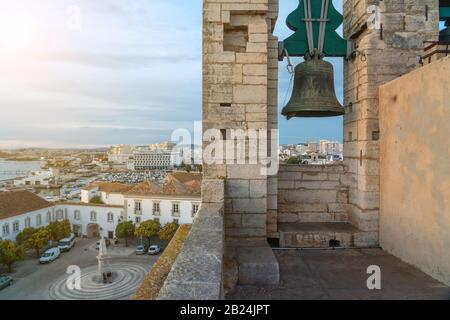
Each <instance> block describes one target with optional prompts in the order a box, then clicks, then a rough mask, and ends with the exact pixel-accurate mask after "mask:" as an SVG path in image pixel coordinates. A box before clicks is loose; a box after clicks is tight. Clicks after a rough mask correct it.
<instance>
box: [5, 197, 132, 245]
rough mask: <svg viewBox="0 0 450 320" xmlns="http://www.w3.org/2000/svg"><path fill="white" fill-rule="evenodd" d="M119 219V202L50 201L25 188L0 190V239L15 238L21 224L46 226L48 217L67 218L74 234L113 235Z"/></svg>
mask: <svg viewBox="0 0 450 320" xmlns="http://www.w3.org/2000/svg"><path fill="white" fill-rule="evenodd" d="M123 219H125V216H124V210H123V206H108V205H92V204H84V203H57V204H53V203H50V202H47V201H46V200H44V199H42V198H40V197H39V196H37V195H35V194H34V193H31V192H28V191H14V192H2V193H0V228H1V229H0V238H1V239H8V240H15V239H16V236H17V234H19V233H20V232H21V231H22V230H23V229H25V228H30V227H32V228H41V227H46V226H48V224H49V223H50V222H52V221H62V220H69V221H70V223H71V225H72V231H73V232H74V233H75V234H76V235H78V236H87V237H90V238H92V237H98V236H104V237H110V238H113V237H114V235H115V229H116V226H117V224H118V223H120V222H121V221H123Z"/></svg>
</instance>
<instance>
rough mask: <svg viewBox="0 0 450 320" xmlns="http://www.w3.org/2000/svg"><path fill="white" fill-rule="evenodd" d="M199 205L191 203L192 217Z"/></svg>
mask: <svg viewBox="0 0 450 320" xmlns="http://www.w3.org/2000/svg"><path fill="white" fill-rule="evenodd" d="M199 207H200V205H199V204H198V203H194V204H192V217H195V215H196V214H197V212H198V209H199Z"/></svg>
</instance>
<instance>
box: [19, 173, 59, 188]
mask: <svg viewBox="0 0 450 320" xmlns="http://www.w3.org/2000/svg"><path fill="white" fill-rule="evenodd" d="M55 173H58V174H59V171H55V170H53V169H52V170H48V171H33V172H31V174H30V175H29V176H27V177H24V178H19V179H15V180H14V186H15V187H24V186H26V187H28V186H30V187H48V186H50V184H51V183H52V182H54V180H55Z"/></svg>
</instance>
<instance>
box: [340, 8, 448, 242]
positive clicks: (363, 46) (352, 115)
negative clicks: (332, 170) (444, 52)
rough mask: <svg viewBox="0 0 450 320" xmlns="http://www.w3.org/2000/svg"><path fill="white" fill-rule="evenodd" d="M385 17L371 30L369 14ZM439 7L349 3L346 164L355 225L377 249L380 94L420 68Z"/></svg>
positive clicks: (433, 37) (346, 10) (435, 31)
mask: <svg viewBox="0 0 450 320" xmlns="http://www.w3.org/2000/svg"><path fill="white" fill-rule="evenodd" d="M371 5H376V6H378V8H379V9H380V13H381V26H380V28H378V29H377V28H368V27H367V22H368V20H369V18H370V15H369V13H368V8H369V6H371ZM438 32H439V31H438V1H436V0H423V1H412V0H411V1H394V0H385V1H379V0H344V36H345V37H346V38H347V39H351V40H353V41H354V42H355V43H356V45H357V48H358V52H359V53H358V55H357V56H356V58H355V59H353V60H348V61H346V62H345V68H344V70H345V84H344V100H345V105H349V104H350V103H352V104H353V105H352V106H351V107H348V110H347V114H346V116H345V119H344V158H345V163H346V165H347V170H348V175H347V178H346V184H348V185H349V187H350V188H349V201H350V204H351V206H350V215H349V220H350V222H351V223H352V224H353V225H354V226H356V227H357V228H359V229H360V230H363V231H366V232H367V233H368V238H370V237H371V238H372V239H373V244H374V245H375V244H377V243H378V230H379V207H380V188H379V184H380V172H379V157H380V150H379V141H378V140H379V135H380V128H379V122H378V108H379V103H378V88H379V86H380V85H382V84H384V83H386V82H388V81H391V80H393V79H395V78H397V77H399V76H401V75H402V74H406V73H408V72H410V71H411V70H413V69H415V68H417V67H418V66H419V56H420V55H422V50H423V48H424V41H425V40H436V39H437V35H438Z"/></svg>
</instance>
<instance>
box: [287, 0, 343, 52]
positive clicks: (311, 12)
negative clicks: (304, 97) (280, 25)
mask: <svg viewBox="0 0 450 320" xmlns="http://www.w3.org/2000/svg"><path fill="white" fill-rule="evenodd" d="M342 21H343V17H342V15H341V14H340V13H339V12H338V11H337V10H336V9H335V8H334V6H333V3H332V0H299V6H298V7H297V9H295V10H294V11H293V12H292V13H291V14H290V15H289V16H288V17H287V20H286V24H287V26H288V28H289V29H291V30H292V31H294V34H293V35H291V36H290V37H289V38H287V39H285V40H284V41H283V42H282V44H281V45H280V51H279V52H280V60H283V57H284V55H285V52H288V54H289V55H290V56H291V57H303V56H305V54H306V53H310V54H313V53H314V52H315V51H317V52H319V54H324V55H326V56H329V57H346V56H347V42H346V41H345V40H344V39H343V38H342V37H340V36H339V35H338V34H337V32H336V29H337V28H338V27H339V26H340V25H341V24H342Z"/></svg>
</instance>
